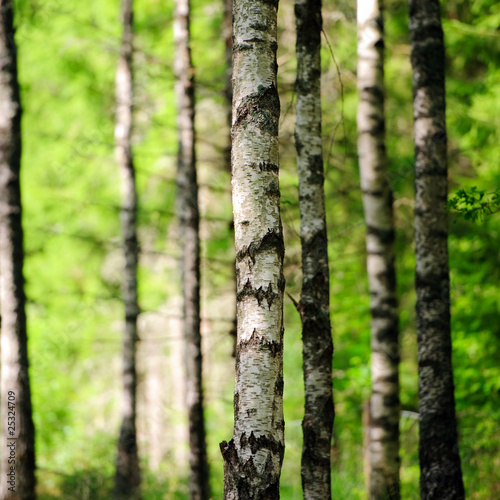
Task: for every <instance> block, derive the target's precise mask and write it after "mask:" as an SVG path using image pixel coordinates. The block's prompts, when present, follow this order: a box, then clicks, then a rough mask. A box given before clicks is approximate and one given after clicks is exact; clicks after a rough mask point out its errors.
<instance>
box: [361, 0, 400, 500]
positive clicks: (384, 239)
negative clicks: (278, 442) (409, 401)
mask: <svg viewBox="0 0 500 500" xmlns="http://www.w3.org/2000/svg"><path fill="white" fill-rule="evenodd" d="M357 13H358V72H357V76H358V92H359V99H360V101H359V106H358V116H357V122H358V154H359V167H360V176H361V190H362V194H363V206H364V213H365V221H366V226H367V235H366V250H367V271H368V281H369V288H370V297H371V299H370V310H371V316H372V320H371V351H372V354H371V378H372V394H371V398H370V405H369V412H370V418H369V430H368V454H369V462H370V467H369V471H370V477H369V480H368V483H369V498H370V499H372V500H385V499H394V500H397V499H399V498H400V491H399V465H400V461H399V414H400V404H399V374H398V365H399V342H398V340H399V339H398V336H399V328H398V311H397V297H396V272H395V264H394V235H395V232H394V217H393V210H392V192H391V189H390V186H389V182H388V177H387V157H386V151H385V116H384V94H385V87H384V29H383V27H384V24H383V17H382V4H381V1H379V0H358V9H357Z"/></svg>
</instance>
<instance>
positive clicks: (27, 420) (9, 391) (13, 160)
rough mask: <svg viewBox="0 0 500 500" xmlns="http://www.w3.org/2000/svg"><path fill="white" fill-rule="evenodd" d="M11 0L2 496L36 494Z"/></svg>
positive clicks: (0, 83) (1, 229) (2, 166)
mask: <svg viewBox="0 0 500 500" xmlns="http://www.w3.org/2000/svg"><path fill="white" fill-rule="evenodd" d="M12 18H13V12H12V3H11V2H10V1H3V0H1V1H0V59H1V62H2V63H1V65H0V109H1V110H2V112H1V116H0V272H1V276H0V306H1V315H2V316H1V330H2V333H1V344H2V345H1V349H2V354H1V391H2V392H1V395H0V398H1V403H2V404H1V411H0V415H1V419H2V422H1V427H2V436H3V439H2V457H1V464H2V465H1V475H2V480H1V481H0V484H1V486H0V497H1V498H2V500H7V499H11V500H34V499H35V498H36V495H35V485H36V479H35V445H34V441H35V430H34V426H33V420H32V410H31V391H30V381H29V368H28V367H29V364H28V349H27V334H26V313H25V302H26V297H25V294H24V276H23V261H24V251H23V228H22V225H21V191H20V185H19V172H20V166H21V165H20V163H21V102H20V99H19V85H18V81H17V60H16V46H15V42H14V28H13V25H12Z"/></svg>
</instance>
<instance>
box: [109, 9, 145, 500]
mask: <svg viewBox="0 0 500 500" xmlns="http://www.w3.org/2000/svg"><path fill="white" fill-rule="evenodd" d="M122 22H123V35H122V45H121V50H120V60H119V63H118V70H117V73H116V102H117V110H116V127H115V142H116V157H117V161H118V164H119V166H120V170H121V173H122V193H123V194H122V209H121V223H122V232H123V251H124V253H125V269H124V277H123V301H124V304H125V332H124V339H123V408H122V419H123V420H122V425H121V429H120V438H119V440H118V458H117V461H116V476H115V492H114V494H115V498H116V499H117V500H122V499H123V500H137V499H139V498H140V497H141V495H140V481H141V480H140V470H139V459H138V452H137V433H136V407H137V404H136V402H137V395H136V393H137V372H136V343H137V340H138V335H137V316H138V314H139V305H138V300H137V260H138V254H139V250H138V243H137V231H136V217H137V193H136V187H135V170H134V162H133V157H132V145H131V134H132V100H133V98H132V87H133V70H132V58H133V45H132V42H133V0H122Z"/></svg>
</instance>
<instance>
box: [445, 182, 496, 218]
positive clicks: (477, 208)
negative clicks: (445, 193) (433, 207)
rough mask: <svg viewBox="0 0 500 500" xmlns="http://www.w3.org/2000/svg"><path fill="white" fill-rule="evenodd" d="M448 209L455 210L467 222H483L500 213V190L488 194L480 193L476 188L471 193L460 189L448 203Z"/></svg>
mask: <svg viewBox="0 0 500 500" xmlns="http://www.w3.org/2000/svg"><path fill="white" fill-rule="evenodd" d="M448 209H452V210H455V211H456V212H457V213H458V214H459V215H461V216H462V217H463V218H464V219H466V220H472V221H475V220H478V219H479V220H482V219H483V218H484V217H485V216H487V215H492V214H494V213H497V212H498V211H500V190H497V191H492V192H490V193H487V192H486V191H478V189H477V188H476V186H474V187H473V188H471V190H470V191H469V192H467V191H466V190H465V189H459V190H458V191H457V192H456V194H455V195H454V196H453V197H452V198H450V200H449V201H448Z"/></svg>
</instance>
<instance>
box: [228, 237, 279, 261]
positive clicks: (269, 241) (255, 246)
mask: <svg viewBox="0 0 500 500" xmlns="http://www.w3.org/2000/svg"><path fill="white" fill-rule="evenodd" d="M266 250H275V251H276V252H278V256H279V257H280V260H283V258H284V257H285V245H284V243H283V234H282V232H281V230H280V231H276V230H274V229H268V231H267V233H266V234H265V235H264V236H263V237H262V239H260V240H257V241H253V242H252V243H250V245H248V247H247V248H246V249H244V250H240V251H239V252H238V253H237V255H236V259H237V260H238V261H241V260H243V259H244V258H246V257H249V258H250V259H251V261H252V263H253V264H255V257H256V255H257V254H258V253H260V252H263V251H266Z"/></svg>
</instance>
